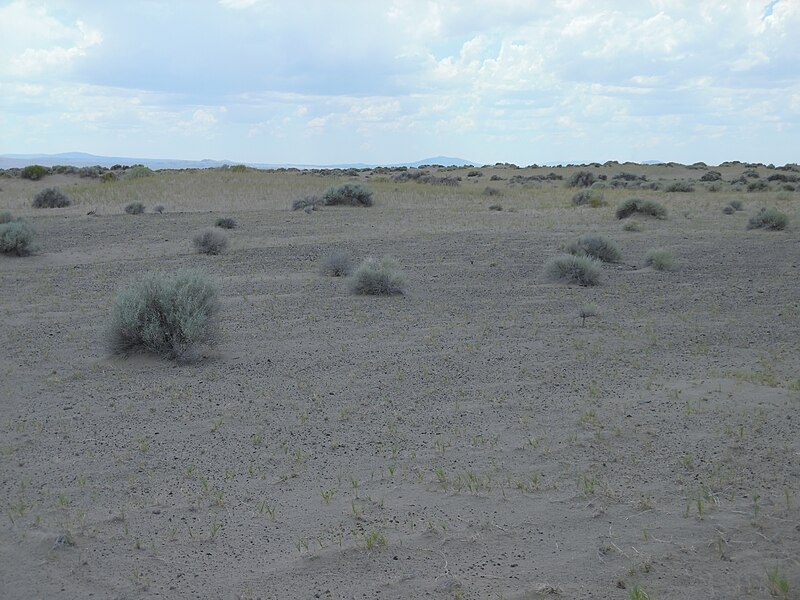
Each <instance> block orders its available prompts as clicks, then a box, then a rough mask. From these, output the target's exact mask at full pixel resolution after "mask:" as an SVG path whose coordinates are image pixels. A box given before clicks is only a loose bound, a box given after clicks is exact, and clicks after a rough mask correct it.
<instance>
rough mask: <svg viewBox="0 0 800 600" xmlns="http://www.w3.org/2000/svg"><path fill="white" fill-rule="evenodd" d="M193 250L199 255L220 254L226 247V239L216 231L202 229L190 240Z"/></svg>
mask: <svg viewBox="0 0 800 600" xmlns="http://www.w3.org/2000/svg"><path fill="white" fill-rule="evenodd" d="M192 243H194V247H195V250H197V251H198V252H199V253H201V254H211V255H216V254H222V253H223V252H224V251H225V249H226V248H227V247H228V238H227V236H226V235H225V234H224V233H222V232H221V231H217V230H216V229H204V230H203V231H201V232H199V233H198V234H197V235H195V236H194V238H192Z"/></svg>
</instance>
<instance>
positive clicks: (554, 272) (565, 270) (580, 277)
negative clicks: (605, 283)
mask: <svg viewBox="0 0 800 600" xmlns="http://www.w3.org/2000/svg"><path fill="white" fill-rule="evenodd" d="M601 265H602V263H601V262H600V261H599V260H597V259H596V258H592V257H591V256H575V255H574V254H559V255H558V256H554V257H553V258H551V259H550V260H548V261H547V262H546V263H545V265H544V270H545V273H546V275H547V278H548V279H550V280H551V281H558V282H562V283H577V284H578V285H584V286H593V285H597V284H598V283H600V273H601V268H600V266H601Z"/></svg>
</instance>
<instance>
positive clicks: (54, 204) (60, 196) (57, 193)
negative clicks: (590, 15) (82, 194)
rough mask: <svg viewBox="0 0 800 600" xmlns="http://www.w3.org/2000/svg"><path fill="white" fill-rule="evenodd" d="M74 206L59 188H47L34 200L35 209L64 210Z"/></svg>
mask: <svg viewBox="0 0 800 600" xmlns="http://www.w3.org/2000/svg"><path fill="white" fill-rule="evenodd" d="M70 204H72V201H71V200H70V199H69V196H67V195H66V194H65V193H64V192H62V191H61V190H60V189H58V188H47V189H44V190H42V191H41V192H39V193H38V194H36V196H34V198H33V208H64V207H65V206H69V205H70Z"/></svg>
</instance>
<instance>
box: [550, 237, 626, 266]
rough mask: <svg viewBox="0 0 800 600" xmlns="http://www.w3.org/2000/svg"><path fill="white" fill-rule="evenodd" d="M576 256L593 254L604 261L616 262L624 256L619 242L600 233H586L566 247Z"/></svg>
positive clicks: (593, 256) (592, 255)
mask: <svg viewBox="0 0 800 600" xmlns="http://www.w3.org/2000/svg"><path fill="white" fill-rule="evenodd" d="M564 249H565V250H566V251H567V252H569V253H570V254H574V255H575V256H591V257H592V258H596V259H598V260H601V261H603V262H607V263H615V262H619V260H620V259H621V258H622V252H620V250H619V246H617V244H616V243H615V242H614V241H613V240H611V239H609V238H607V237H606V236H604V235H600V234H599V233H586V234H584V235H582V236H580V237H579V238H578V239H577V240H575V241H574V242H571V243H569V244H567V245H566V247H565V248H564Z"/></svg>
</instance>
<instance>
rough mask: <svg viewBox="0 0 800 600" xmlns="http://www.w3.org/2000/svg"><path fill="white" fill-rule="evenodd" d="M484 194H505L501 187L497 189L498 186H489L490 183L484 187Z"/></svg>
mask: <svg viewBox="0 0 800 600" xmlns="http://www.w3.org/2000/svg"><path fill="white" fill-rule="evenodd" d="M483 195H484V196H502V195H503V192H502V191H500V190H499V189H497V188H493V187H490V186H488V185H487V186H486V187H485V188H484V189H483Z"/></svg>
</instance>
